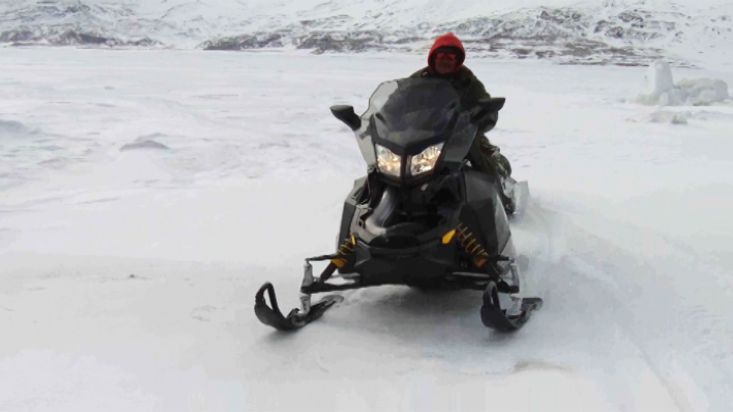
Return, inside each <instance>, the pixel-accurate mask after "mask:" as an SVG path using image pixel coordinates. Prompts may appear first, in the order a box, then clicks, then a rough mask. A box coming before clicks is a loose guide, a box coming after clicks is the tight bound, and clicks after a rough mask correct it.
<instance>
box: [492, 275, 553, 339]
mask: <svg viewBox="0 0 733 412" xmlns="http://www.w3.org/2000/svg"><path fill="white" fill-rule="evenodd" d="M483 300H484V303H483V305H482V306H481V322H483V324H484V325H485V326H486V327H489V328H491V329H494V330H497V331H500V332H511V331H515V330H517V329H519V328H521V327H522V326H523V325H524V324H525V323H526V322H527V321H528V320H529V318H530V317H531V316H532V313H533V312H534V311H535V310H537V309H539V308H541V307H542V298H535V297H532V298H529V297H527V298H520V297H516V296H511V295H507V294H504V293H501V292H500V291H499V288H498V287H497V285H496V283H494V282H493V281H492V282H489V284H488V286H487V287H486V290H485V291H484V295H483Z"/></svg>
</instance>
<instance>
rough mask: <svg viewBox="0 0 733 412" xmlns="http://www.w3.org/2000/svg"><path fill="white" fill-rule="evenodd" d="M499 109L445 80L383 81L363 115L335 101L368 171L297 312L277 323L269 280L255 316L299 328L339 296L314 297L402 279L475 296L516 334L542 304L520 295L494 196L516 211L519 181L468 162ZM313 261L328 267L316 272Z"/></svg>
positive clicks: (306, 278)
mask: <svg viewBox="0 0 733 412" xmlns="http://www.w3.org/2000/svg"><path fill="white" fill-rule="evenodd" d="M503 105H504V98H491V99H486V100H484V101H481V102H479V105H478V108H476V109H473V110H471V111H468V110H465V109H463V108H462V106H461V103H460V98H459V96H458V94H457V93H456V92H455V90H454V89H453V87H452V86H451V85H450V84H449V83H448V82H445V81H442V80H440V79H400V80H393V81H388V82H384V83H382V84H381V85H380V86H379V87H378V88H377V90H376V91H375V92H374V94H372V96H371V98H370V100H369V108H368V109H367V111H366V112H365V113H364V114H363V115H361V116H358V115H356V114H355V113H354V109H353V107H351V106H342V105H339V106H332V107H331V112H332V113H333V115H334V116H335V117H336V118H338V119H339V120H341V121H343V122H344V123H345V124H346V125H348V126H349V127H350V128H351V129H352V130H353V131H354V132H355V134H356V139H357V143H358V145H359V148H360V149H361V153H362V155H363V156H364V160H366V163H367V166H368V174H367V176H365V177H362V178H360V179H358V180H356V182H355V184H354V188H353V189H352V190H351V193H349V195H348V196H347V197H346V201H345V202H344V209H343V215H342V217H341V227H340V232H339V237H338V240H339V241H338V245H337V251H336V253H334V254H331V255H325V256H317V257H313V258H308V259H306V263H305V274H304V275H303V282H302V284H301V288H300V291H301V307H300V308H298V309H293V310H292V311H291V312H290V313H289V314H288V315H287V317H286V316H283V314H282V313H281V312H280V309H279V307H278V303H277V298H276V296H275V290H274V288H273V286H272V284H271V283H269V282H268V283H265V284H264V285H263V286H262V287H261V288H260V289H259V291H258V292H257V295H256V297H255V314H256V315H257V317H258V318H259V320H260V321H262V322H263V323H265V324H267V325H270V326H272V327H274V328H276V329H280V330H294V329H298V328H300V327H302V326H304V325H306V324H308V323H310V322H311V321H313V320H315V319H318V318H319V317H320V316H321V315H323V313H324V312H325V311H326V310H328V309H329V308H331V307H332V306H333V305H334V304H336V303H338V302H340V301H342V300H343V298H342V297H341V296H338V295H330V296H326V297H324V298H323V299H321V300H320V301H318V302H317V303H312V302H311V295H313V294H316V293H325V292H333V291H342V290H347V289H357V288H363V287H368V286H377V285H387V284H398V285H409V286H415V287H421V288H453V289H477V290H482V291H483V292H484V293H483V305H482V306H481V320H482V322H483V323H484V325H486V326H488V327H490V328H493V329H496V330H499V331H512V330H516V329H518V328H520V327H521V326H522V325H523V324H524V323H525V322H526V321H527V320H528V319H529V317H530V316H531V314H532V312H533V311H534V310H536V309H538V308H540V306H541V305H542V300H541V299H540V298H527V297H525V298H521V297H518V296H516V295H517V294H518V293H519V290H520V273H519V272H520V269H519V265H518V262H517V258H518V257H517V254H516V251H515V249H514V245H513V243H512V237H511V232H510V230H509V221H508V217H507V213H506V211H505V207H504V204H503V202H502V196H501V195H502V194H503V195H506V196H507V197H508V198H510V199H512V200H513V202H514V205H516V206H517V209H518V210H517V212H521V209H522V204H523V201H524V200H523V199H526V196H527V195H528V191H527V190H526V183H524V185H521V184H518V183H517V182H515V181H513V180H511V179H509V180H508V181H500V179H499V178H498V177H496V176H491V175H489V174H487V173H484V172H481V171H478V170H475V169H474V168H472V167H471V164H470V162H469V161H468V160H466V158H467V154H468V152H469V148H470V147H471V143H472V142H473V139H474V136H476V133H477V131H478V130H487V129H488V128H490V127H493V123H495V122H496V118H497V113H498V111H499V110H500V109H501V108H502V107H503ZM487 125H488V126H487ZM314 261H328V266H327V267H326V268H325V269H324V270H323V272H322V273H321V274H320V275H319V276H317V277H316V276H314V275H313V267H312V265H311V262H314ZM336 272H338V274H337V273H336ZM266 295H267V297H268V298H269V305H268V303H267V300H266V298H265V297H266Z"/></svg>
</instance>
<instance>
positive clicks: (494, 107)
mask: <svg viewBox="0 0 733 412" xmlns="http://www.w3.org/2000/svg"><path fill="white" fill-rule="evenodd" d="M505 102H506V98H504V97H489V98H488V99H481V100H479V101H478V107H480V108H481V109H480V110H481V111H482V112H498V111H499V110H501V108H502V107H504V103H505Z"/></svg>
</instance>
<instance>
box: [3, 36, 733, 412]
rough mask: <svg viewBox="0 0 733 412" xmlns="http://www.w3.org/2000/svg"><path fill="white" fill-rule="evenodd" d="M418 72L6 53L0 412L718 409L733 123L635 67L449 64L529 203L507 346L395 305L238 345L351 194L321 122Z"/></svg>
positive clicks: (388, 295) (289, 297) (177, 57)
mask: <svg viewBox="0 0 733 412" xmlns="http://www.w3.org/2000/svg"><path fill="white" fill-rule="evenodd" d="M422 63H423V62H422V58H416V57H415V56H404V57H400V56H380V55H360V56H311V55H297V54H265V53H218V52H208V53H203V52H200V51H188V52H182V51H114V52H111V51H101V50H73V49H38V48H37V49H3V50H2V59H0V89H2V94H0V190H1V193H2V196H1V197H0V262H2V264H0V329H2V331H3V338H2V340H0V388H2V390H0V410H2V411H92V410H105V411H130V410H136V411H142V410H156V411H159V410H167V411H174V410H175V411H181V410H201V411H211V410H237V411H240V410H252V411H279V410H296V409H298V410H318V411H329V410H333V411H340V410H357V411H358V410H421V411H422V410H490V409H491V410H527V411H534V410H562V411H567V410H577V411H588V410H621V411H635V410H639V411H649V410H659V411H670V410H682V411H702V410H710V411H725V410H727V408H728V407H729V405H730V404H731V403H733V395H731V393H730V391H729V390H728V388H730V386H731V384H733V351H732V349H733V315H732V314H731V313H733V311H732V310H733V280H732V279H731V273H732V272H733V219H732V218H730V217H729V215H728V214H729V211H730V210H731V208H732V207H733V183H732V182H733V155H732V154H731V153H733V140H732V139H731V134H730V130H731V127H732V126H733V104H731V102H730V101H728V102H724V103H721V104H717V105H715V106H708V107H685V106H678V107H673V108H670V107H667V108H663V109H662V108H655V107H648V106H642V105H639V104H637V103H634V98H635V96H637V95H638V94H639V93H641V92H643V91H644V84H643V81H642V80H643V75H644V73H645V70H646V69H644V68H618V67H613V68H608V67H577V66H557V65H549V64H543V63H537V62H524V63H518V62H502V61H489V60H487V61H475V60H471V59H469V61H468V64H469V66H470V67H471V68H472V69H473V70H474V71H475V72H476V73H477V74H478V75H479V77H480V78H481V79H483V81H484V83H485V84H486V85H487V87H488V88H489V90H490V91H492V92H493V93H494V94H495V95H500V96H506V97H507V98H508V101H507V105H506V107H505V109H504V111H502V116H501V119H500V123H499V127H498V128H497V129H496V130H495V131H493V132H492V133H491V138H492V139H493V140H494V141H495V142H496V143H498V144H499V145H500V146H501V147H502V150H503V152H504V153H506V155H507V156H508V157H509V158H510V159H511V160H512V162H513V165H514V168H515V175H516V176H517V177H519V178H522V179H527V180H529V182H530V187H531V190H532V193H533V197H534V199H533V203H532V205H531V207H530V210H529V212H528V215H527V216H526V217H525V218H524V219H523V220H521V221H518V222H516V223H515V225H514V231H515V236H516V242H517V246H518V248H519V249H520V251H521V253H523V254H526V255H528V256H529V257H530V259H531V267H530V270H529V271H528V273H527V276H528V277H529V278H530V280H531V284H530V285H529V286H530V287H531V290H532V291H534V292H536V293H537V294H539V295H541V296H542V297H544V298H545V302H546V304H545V307H544V308H543V309H542V311H541V312H539V313H538V314H537V315H536V317H535V318H533V319H532V321H531V322H530V323H528V324H527V326H526V327H525V328H524V329H523V330H521V331H520V332H519V333H517V334H514V335H499V334H494V333H492V332H489V331H487V330H486V329H484V328H483V326H482V325H481V322H480V320H479V317H478V307H479V304H480V296H479V295H477V294H475V293H424V292H418V291H415V290H410V289H407V288H399V287H390V288H377V289H370V290H364V291H357V292H353V293H348V294H346V297H347V299H346V302H345V304H343V305H342V306H341V307H339V308H338V309H334V310H333V311H331V312H329V313H328V314H327V315H326V316H325V317H324V319H322V320H321V321H319V322H318V323H314V324H313V325H312V326H310V327H308V328H306V329H305V330H302V331H300V332H299V333H297V334H292V335H283V334H279V333H275V332H273V331H271V330H270V329H267V328H265V327H264V326H261V325H259V324H258V322H257V321H256V319H255V317H254V314H253V312H252V306H253V295H254V292H255V290H256V289H257V287H258V286H259V285H260V284H261V283H262V282H263V281H265V280H273V281H274V283H275V285H276V287H277V288H278V290H279V291H280V294H281V299H282V300H283V302H282V303H283V306H290V305H295V303H296V299H297V294H296V291H297V287H298V284H299V280H300V276H301V264H302V260H301V259H302V258H304V257H306V256H312V255H316V254H320V253H324V252H329V251H330V250H331V248H333V246H334V245H333V242H334V237H335V232H336V229H337V225H338V219H339V213H340V208H341V204H340V203H341V200H342V198H343V197H344V196H345V194H346V192H347V191H348V189H349V188H350V185H351V180H352V179H353V178H355V177H357V176H359V175H360V174H361V173H362V171H363V165H362V160H361V158H360V155H359V153H358V151H357V149H356V147H355V144H354V141H353V140H352V137H351V135H350V133H349V132H348V131H347V130H345V129H346V128H345V127H344V126H342V125H341V124H340V123H339V122H338V121H336V120H335V119H333V118H332V117H331V116H330V114H329V112H328V106H329V105H330V104H332V103H337V102H339V103H343V102H347V103H352V104H354V105H355V107H356V108H357V110H361V109H363V108H364V107H365V103H366V99H367V97H368V96H369V94H370V92H371V91H372V90H373V88H374V87H375V86H376V85H377V83H378V82H379V81H381V80H385V79H389V78H394V77H399V76H403V75H406V74H409V73H411V72H412V71H413V70H414V69H416V68H418V67H419V66H421V65H422ZM684 77H713V78H722V79H724V80H726V81H728V83H729V84H733V73H730V72H727V73H708V72H705V71H702V70H698V71H691V70H688V71H683V70H677V71H675V78H684ZM673 115H680V116H684V118H685V119H686V121H687V124H672V123H671V122H665V120H664V119H671V118H674V117H673Z"/></svg>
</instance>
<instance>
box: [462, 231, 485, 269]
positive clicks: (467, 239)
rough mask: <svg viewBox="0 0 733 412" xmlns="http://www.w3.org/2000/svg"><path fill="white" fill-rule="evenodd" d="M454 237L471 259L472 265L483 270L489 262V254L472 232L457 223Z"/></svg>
mask: <svg viewBox="0 0 733 412" xmlns="http://www.w3.org/2000/svg"><path fill="white" fill-rule="evenodd" d="M456 237H457V239H458V242H459V244H460V245H461V247H462V248H463V250H465V251H466V252H467V253H468V254H469V255H471V256H472V257H473V264H474V265H475V266H476V267H477V268H479V269H483V267H484V266H486V263H487V262H488V261H489V254H488V252H486V249H484V247H483V246H482V245H481V242H479V240H478V238H477V237H476V236H475V235H474V234H473V232H471V231H470V230H469V229H468V227H467V226H466V225H464V224H463V223H459V224H458V227H457V233H456Z"/></svg>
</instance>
